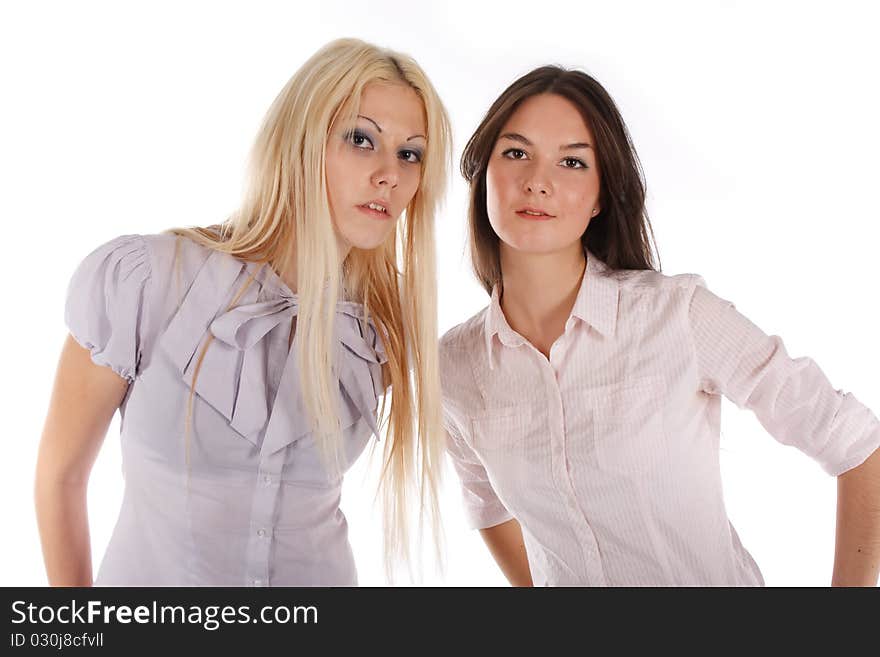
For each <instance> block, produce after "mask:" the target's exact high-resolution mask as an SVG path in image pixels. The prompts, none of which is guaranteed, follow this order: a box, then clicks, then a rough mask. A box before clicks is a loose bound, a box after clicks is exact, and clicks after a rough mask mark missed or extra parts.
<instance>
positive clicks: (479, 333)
mask: <svg viewBox="0 0 880 657" xmlns="http://www.w3.org/2000/svg"><path fill="white" fill-rule="evenodd" d="M488 311H489V307H488V306H486V307H485V308H483V309H482V310H480V311H479V312H478V313H476V314H475V315H473V316H472V317H470V318H469V319H467V320H465V321H464V322H462V323H461V324H457V325H456V326H453V327H452V328H451V329H449V330H448V331H446V333H444V334H443V337H442V338H440V364H441V367H443V365H444V364H447V363H448V364H452V363H453V362H454V361H456V360H457V359H460V358H467V357H468V355H469V354H471V353H473V351H474V350H475V349H479V347H480V345H484V348H485V324H486V313H487V312H488Z"/></svg>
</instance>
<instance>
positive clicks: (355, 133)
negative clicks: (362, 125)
mask: <svg viewBox="0 0 880 657" xmlns="http://www.w3.org/2000/svg"><path fill="white" fill-rule="evenodd" d="M345 141H347V142H349V143H350V144H351V145H352V146H355V147H357V148H362V149H364V150H367V149H371V148H373V141H372V140H371V139H370V138H369V137H368V136H367V135H365V134H364V133H363V132H361V131H360V130H352V131H351V132H348V133H346V134H345Z"/></svg>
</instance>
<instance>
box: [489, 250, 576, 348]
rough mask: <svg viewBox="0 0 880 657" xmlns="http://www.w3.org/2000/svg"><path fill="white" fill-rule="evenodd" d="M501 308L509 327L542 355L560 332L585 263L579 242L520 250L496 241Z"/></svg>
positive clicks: (571, 305)
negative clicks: (537, 250)
mask: <svg viewBox="0 0 880 657" xmlns="http://www.w3.org/2000/svg"><path fill="white" fill-rule="evenodd" d="M500 255H501V272H502V275H501V278H502V294H501V309H502V311H503V312H504V316H505V318H506V319H507V323H508V324H510V327H511V328H512V329H513V330H514V331H516V332H517V333H519V334H520V335H522V336H523V337H524V338H526V339H528V340H529V341H530V342H531V343H532V344H533V345H534V346H535V347H536V348H537V349H539V350H540V351H541V352H542V353H544V355H545V356H546V355H548V354H549V350H550V346H551V345H552V344H553V342H554V341H555V340H556V338H558V337H559V336H560V335H562V332H563V331H564V330H565V322H566V320H567V319H568V317H569V315H571V309H572V307H574V302H575V299H576V298H577V294H578V289H579V288H580V284H581V280H582V278H583V275H584V270H585V267H586V258H585V257H584V251H583V248H582V247H581V244H580V242H578V243H577V244H575V245H573V247H572V248H570V249H566V250H565V251H556V252H553V253H546V254H544V253H542V254H532V253H522V252H518V251H514V250H513V249H511V248H510V247H508V246H506V245H505V244H503V243H502V244H500Z"/></svg>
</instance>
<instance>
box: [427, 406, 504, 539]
mask: <svg viewBox="0 0 880 657" xmlns="http://www.w3.org/2000/svg"><path fill="white" fill-rule="evenodd" d="M443 425H444V428H445V429H446V446H447V451H448V452H449V455H450V456H451V457H452V463H453V465H454V466H455V471H456V472H457V473H458V478H459V481H460V482H461V491H462V499H463V502H464V510H465V515H466V517H467V521H468V525H469V526H470V527H471V528H473V529H485V528H487V527H494V526H495V525H500V524H501V523H502V522H507V521H508V520H510V519H511V518H513V515H511V513H510V512H509V511H508V510H507V508H506V507H505V506H504V504H502V502H501V500H499V499H498V496H497V495H496V494H495V490H494V489H493V488H492V484H491V483H490V482H489V475H488V473H487V472H486V468H484V467H483V464H482V463H481V462H480V459H479V457H478V456H477V455H476V453H474V451H473V450H472V449H471V448H470V447H469V446H468V444H467V443H466V442H465V441H464V439H463V437H462V434H461V429H460V427H459V425H458V423H456V422H455V421H454V420H452V418H451V417H450V416H449V415H448V414H447V413H444V419H443Z"/></svg>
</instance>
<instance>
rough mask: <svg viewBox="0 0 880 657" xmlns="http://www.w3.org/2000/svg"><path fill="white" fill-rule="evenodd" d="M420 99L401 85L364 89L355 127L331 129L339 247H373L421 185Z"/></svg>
mask: <svg viewBox="0 0 880 657" xmlns="http://www.w3.org/2000/svg"><path fill="white" fill-rule="evenodd" d="M426 134H427V131H426V128H425V118H424V109H423V105H422V101H421V99H420V98H419V96H418V95H417V94H416V92H415V91H414V90H413V89H412V88H411V87H409V86H408V85H404V84H397V83H386V82H376V83H371V84H369V85H367V86H366V87H364V91H363V93H362V95H361V102H360V109H359V111H358V118H357V123H356V124H355V127H354V129H351V130H349V129H347V128H341V127H333V128H332V129H331V131H330V135H329V137H328V142H327V157H326V163H327V165H326V166H327V190H328V195H329V197H330V213H331V216H332V217H333V227H334V230H335V232H336V236H337V239H338V240H339V242H340V247H341V248H342V249H343V250H344V251H347V250H348V249H350V248H351V247H356V248H359V249H374V248H376V247H377V246H379V245H380V244H382V242H384V241H385V239H386V238H387V237H388V236H389V235H390V234H391V231H393V230H394V227H395V224H396V223H397V219H398V217H400V214H401V213H402V212H403V211H404V210H405V209H406V207H407V205H408V204H409V202H410V201H411V200H412V198H413V196H415V193H416V190H417V189H418V187H419V181H420V179H421V171H422V159H423V157H424V154H425V147H426V143H427V142H426Z"/></svg>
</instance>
